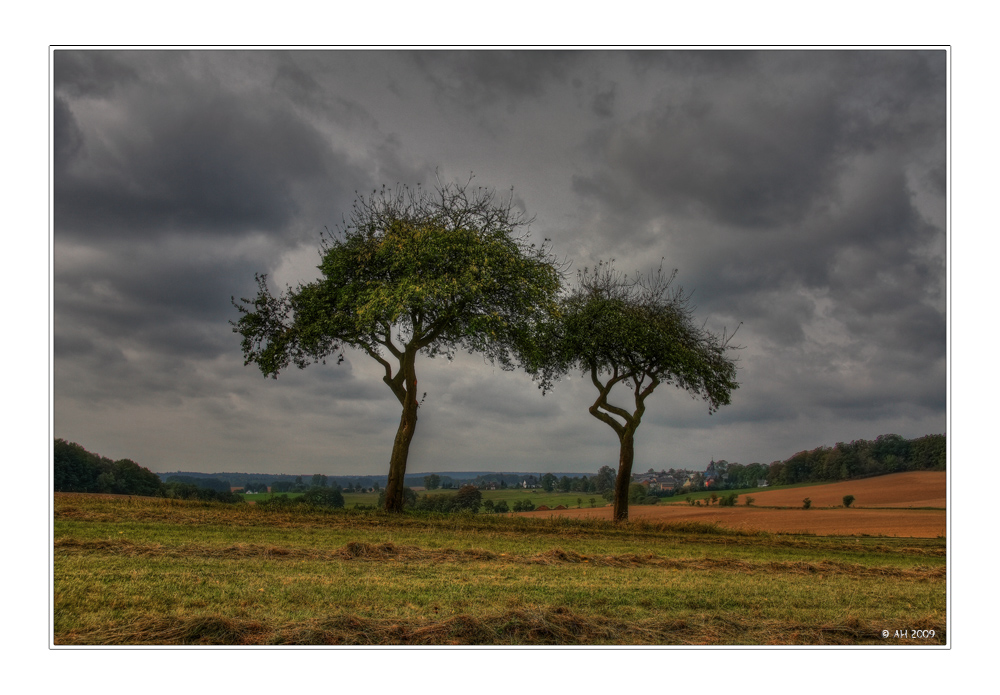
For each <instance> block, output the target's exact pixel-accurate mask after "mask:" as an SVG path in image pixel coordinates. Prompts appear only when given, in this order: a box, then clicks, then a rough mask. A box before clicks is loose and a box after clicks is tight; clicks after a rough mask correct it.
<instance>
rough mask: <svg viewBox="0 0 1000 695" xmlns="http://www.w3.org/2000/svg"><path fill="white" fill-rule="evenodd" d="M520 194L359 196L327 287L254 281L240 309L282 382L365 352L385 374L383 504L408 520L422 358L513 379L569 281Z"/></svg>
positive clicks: (248, 349) (334, 252)
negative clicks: (396, 409)
mask: <svg viewBox="0 0 1000 695" xmlns="http://www.w3.org/2000/svg"><path fill="white" fill-rule="evenodd" d="M529 222H530V220H528V219H527V218H526V217H525V216H524V215H523V213H521V212H520V211H519V210H517V209H516V208H515V207H514V205H513V194H511V195H510V196H507V197H498V196H497V195H496V193H495V191H493V190H492V189H486V188H482V187H478V188H473V187H472V186H471V180H470V182H467V183H466V184H464V185H456V184H447V185H439V186H438V187H437V188H436V189H435V190H433V191H428V190H425V189H423V188H420V187H417V188H409V187H405V186H397V187H396V188H395V189H389V188H384V187H383V188H382V189H381V190H380V191H375V192H373V193H372V194H371V195H369V196H368V197H359V198H358V199H357V200H356V201H355V203H354V205H353V208H352V211H351V215H350V218H349V220H348V221H346V222H345V224H344V226H343V228H341V229H340V230H339V233H337V234H335V235H332V236H325V237H324V238H323V240H322V243H321V247H320V255H321V263H320V265H319V269H320V271H321V273H322V277H321V278H320V279H318V280H316V281H314V282H311V283H307V284H300V285H299V286H298V287H297V288H295V289H292V288H291V287H288V288H287V289H286V291H284V292H283V293H281V294H280V295H277V296H275V295H273V294H272V293H271V291H270V289H269V288H268V285H267V277H266V275H259V276H257V283H258V294H257V297H256V298H255V299H252V300H251V299H246V298H244V299H242V300H241V301H240V302H237V301H235V299H234V301H233V303H234V305H235V306H236V308H237V309H238V310H239V312H240V314H241V316H240V318H239V320H238V321H236V322H235V323H234V331H235V332H237V333H239V334H241V335H242V337H243V341H242V348H243V354H244V358H245V364H247V365H249V364H256V365H257V366H258V367H259V368H260V370H261V372H262V373H263V374H264V375H265V376H271V377H277V375H278V373H279V372H280V371H281V370H283V369H285V368H287V367H288V366H289V365H291V364H295V365H296V366H298V367H299V368H304V367H306V366H307V365H308V364H310V363H313V362H319V361H324V362H325V360H326V358H327V357H329V356H330V355H333V354H337V353H339V357H338V362H339V361H342V360H343V358H344V354H343V349H344V348H345V347H351V348H356V349H358V350H361V351H363V352H364V353H366V354H367V355H368V356H369V357H371V358H372V359H374V360H375V361H376V362H378V363H379V364H380V365H381V366H382V367H383V368H384V370H385V374H384V376H383V377H382V380H383V381H384V382H385V383H386V385H387V386H388V387H389V388H390V389H391V391H392V393H393V394H394V395H395V396H396V398H397V399H398V400H399V402H400V405H401V406H402V415H401V418H400V424H399V428H398V430H397V434H396V439H395V442H394V444H393V450H392V455H391V458H390V465H389V478H388V485H387V487H386V496H385V505H386V509H387V510H389V511H400V510H401V509H402V504H403V497H402V494H403V475H404V473H405V470H406V458H407V454H408V451H409V445H410V441H411V440H412V438H413V433H414V430H415V427H416V422H417V407H418V405H419V401H418V396H417V375H416V367H415V365H416V356H417V354H419V353H424V354H426V355H427V356H429V357H434V356H437V355H444V356H446V357H448V358H451V357H452V356H453V355H454V354H455V352H456V350H458V349H464V350H468V351H469V352H478V353H482V354H483V355H484V356H485V357H486V358H487V359H489V360H490V361H492V362H493V363H495V364H499V365H500V366H501V367H502V368H503V369H505V370H509V369H512V368H513V366H514V364H515V362H516V361H517V356H518V355H519V354H521V353H522V352H523V350H524V349H525V346H526V345H527V344H528V340H529V338H530V336H531V335H532V332H533V330H534V326H535V325H536V324H538V323H539V322H541V321H543V320H544V319H546V318H547V317H548V316H549V315H551V313H552V312H553V311H554V310H555V308H556V296H557V293H558V291H559V288H560V280H561V278H560V273H559V270H558V268H557V267H556V264H555V263H554V258H553V256H552V255H551V254H550V252H549V250H548V248H547V246H546V244H545V243H543V244H541V245H536V244H533V243H530V242H529V240H528V234H527V231H526V228H527V225H528V223H529Z"/></svg>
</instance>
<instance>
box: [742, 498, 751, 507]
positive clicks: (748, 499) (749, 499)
mask: <svg viewBox="0 0 1000 695" xmlns="http://www.w3.org/2000/svg"><path fill="white" fill-rule="evenodd" d="M753 502H754V498H753V497H744V498H743V503H744V504H745V505H746V506H748V507H749V506H750V505H751V504H753Z"/></svg>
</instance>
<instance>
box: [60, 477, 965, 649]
mask: <svg viewBox="0 0 1000 695" xmlns="http://www.w3.org/2000/svg"><path fill="white" fill-rule="evenodd" d="M55 516H56V518H55V523H54V541H55V547H54V591H55V595H54V606H55V610H54V640H55V643H56V644H291V643H299V644H302V643H306V644H316V643H321V644H450V643H461V644H700V643H708V644H885V643H891V642H892V640H889V641H888V642H887V641H885V640H883V638H882V637H881V630H882V629H890V630H894V629H905V628H907V627H909V628H910V629H913V628H915V627H922V628H925V629H934V630H935V632H936V640H935V641H934V643H937V644H940V643H943V642H944V637H945V634H944V631H945V621H944V615H945V613H944V611H945V581H944V557H943V548H944V543H943V541H938V540H916V539H895V538H879V539H872V538H862V539H854V538H840V539H836V538H834V539H826V538H819V537H811V536H781V535H770V534H748V533H738V532H728V531H723V530H721V529H718V528H715V527H705V526H699V525H686V526H674V527H668V526H664V525H652V524H640V523H632V524H627V525H624V526H614V525H612V524H608V523H604V522H594V521H584V520H565V521H561V520H558V521H557V520H555V519H524V518H510V517H482V516H456V517H429V516H428V517H417V516H408V515H407V516H403V517H387V516H385V515H382V514H375V513H368V514H359V513H351V512H339V513H322V512H317V511H309V510H283V511H280V512H276V511H273V512H268V511H266V510H260V509H256V510H255V509H254V508H253V507H252V506H251V507H247V506H239V507H227V506H224V505H213V504H198V503H178V502H170V501H166V500H140V499H137V498H133V499H132V500H98V499H90V498H80V497H77V498H72V499H60V498H59V497H57V498H56V504H55ZM887 580H888V581H887ZM925 643H926V642H925Z"/></svg>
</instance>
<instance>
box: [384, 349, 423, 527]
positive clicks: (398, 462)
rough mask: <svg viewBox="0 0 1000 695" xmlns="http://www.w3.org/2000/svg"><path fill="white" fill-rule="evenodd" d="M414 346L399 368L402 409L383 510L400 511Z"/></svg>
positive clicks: (411, 421) (413, 405)
mask: <svg viewBox="0 0 1000 695" xmlns="http://www.w3.org/2000/svg"><path fill="white" fill-rule="evenodd" d="M416 352H417V351H416V350H415V349H412V348H410V347H407V350H406V353H405V354H404V356H403V361H402V365H401V368H402V370H403V374H404V383H405V384H406V394H405V395H404V396H403V413H402V415H400V417H399V429H397V430H396V439H395V440H394V441H393V443H392V456H391V457H390V458H389V481H388V483H387V484H386V486H385V511H387V512H401V511H403V487H404V485H403V482H404V477H405V475H406V459H407V457H408V456H409V454H410V442H411V441H413V433H414V431H415V430H416V429H417V373H416V369H415V366H414V364H415V362H416Z"/></svg>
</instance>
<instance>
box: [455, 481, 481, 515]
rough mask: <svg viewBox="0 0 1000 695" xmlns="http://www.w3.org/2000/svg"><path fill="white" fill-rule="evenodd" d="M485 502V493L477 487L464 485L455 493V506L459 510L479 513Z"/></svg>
mask: <svg viewBox="0 0 1000 695" xmlns="http://www.w3.org/2000/svg"><path fill="white" fill-rule="evenodd" d="M482 502H483V493H481V492H480V491H479V489H478V488H477V487H476V486H475V485H463V486H462V487H460V488H459V489H458V492H456V493H455V506H456V507H457V508H458V509H459V510H463V511H469V512H473V513H475V512H478V511H479V507H480V506H481V505H482Z"/></svg>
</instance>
